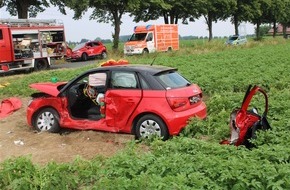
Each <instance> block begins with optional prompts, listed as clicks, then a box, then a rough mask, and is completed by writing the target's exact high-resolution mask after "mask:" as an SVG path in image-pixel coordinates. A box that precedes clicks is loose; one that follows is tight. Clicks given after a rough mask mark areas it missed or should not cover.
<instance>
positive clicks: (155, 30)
mask: <svg viewBox="0 0 290 190" xmlns="http://www.w3.org/2000/svg"><path fill="white" fill-rule="evenodd" d="M178 49H179V35H178V26H177V25H176V24H163V25H147V26H136V27H134V33H133V34H132V36H131V37H130V39H129V40H128V41H127V42H126V43H125V45H124V54H125V55H136V54H146V53H153V52H167V51H173V50H178Z"/></svg>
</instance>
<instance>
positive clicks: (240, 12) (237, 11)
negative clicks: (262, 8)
mask: <svg viewBox="0 0 290 190" xmlns="http://www.w3.org/2000/svg"><path fill="white" fill-rule="evenodd" d="M250 1H251V0H236V7H232V8H233V14H232V17H231V22H232V23H233V24H234V27H235V34H236V35H238V34H239V26H240V24H241V22H243V21H246V20H248V19H249V14H248V12H249V10H250V9H251V6H250V5H249V4H250Z"/></svg>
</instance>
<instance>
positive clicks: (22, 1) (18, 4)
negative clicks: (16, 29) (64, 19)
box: [0, 0, 65, 19]
mask: <svg viewBox="0 0 290 190" xmlns="http://www.w3.org/2000/svg"><path fill="white" fill-rule="evenodd" d="M1 2H2V3H1ZM1 2H0V7H6V10H7V11H8V12H9V14H10V15H12V16H18V18H19V19H27V18H28V16H29V17H36V16H37V13H39V12H43V11H44V10H45V9H46V8H47V7H49V6H50V3H51V5H54V6H58V7H59V10H60V11H61V12H62V13H64V14H65V10H64V4H62V3H61V2H60V1H58V0H50V1H48V0H2V1H1Z"/></svg>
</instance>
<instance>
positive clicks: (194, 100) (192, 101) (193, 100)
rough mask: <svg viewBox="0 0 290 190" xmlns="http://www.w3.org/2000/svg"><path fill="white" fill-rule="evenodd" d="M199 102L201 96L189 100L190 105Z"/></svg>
mask: <svg viewBox="0 0 290 190" xmlns="http://www.w3.org/2000/svg"><path fill="white" fill-rule="evenodd" d="M199 101H201V95H199V94H198V95H196V96H192V97H190V98H189V102H190V104H195V103H197V102H199Z"/></svg>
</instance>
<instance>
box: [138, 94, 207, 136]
mask: <svg viewBox="0 0 290 190" xmlns="http://www.w3.org/2000/svg"><path fill="white" fill-rule="evenodd" d="M144 113H145V114H146V113H154V114H156V115H157V116H159V117H160V118H161V119H162V120H163V121H164V123H165V124H166V126H167V128H168V131H169V134H170V135H177V134H178V133H179V132H180V131H181V130H182V129H183V128H184V127H185V126H186V125H187V122H188V121H189V119H190V118H191V117H196V116H197V117H199V118H201V119H204V118H205V117H206V105H205V103H204V102H200V103H199V104H198V105H197V106H195V107H193V108H190V109H188V110H185V111H180V112H176V111H173V110H172V109H171V107H170V106H169V104H168V102H167V99H166V91H164V90H160V91H159V90H144V91H143V99H142V101H141V102H140V104H139V106H138V108H137V109H136V111H135V112H134V114H133V117H134V118H135V117H137V116H138V115H140V114H144Z"/></svg>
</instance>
